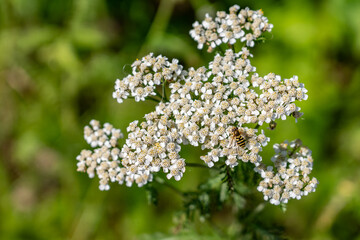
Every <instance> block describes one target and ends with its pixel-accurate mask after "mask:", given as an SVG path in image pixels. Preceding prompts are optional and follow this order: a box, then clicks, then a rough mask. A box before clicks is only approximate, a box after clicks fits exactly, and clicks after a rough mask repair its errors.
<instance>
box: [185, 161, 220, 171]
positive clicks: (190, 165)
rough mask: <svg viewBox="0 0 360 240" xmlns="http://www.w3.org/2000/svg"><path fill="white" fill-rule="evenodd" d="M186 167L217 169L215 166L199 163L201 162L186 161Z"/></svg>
mask: <svg viewBox="0 0 360 240" xmlns="http://www.w3.org/2000/svg"><path fill="white" fill-rule="evenodd" d="M186 166H187V167H198V168H206V169H216V170H219V168H217V167H215V166H214V167H208V166H207V165H204V164H201V163H186Z"/></svg>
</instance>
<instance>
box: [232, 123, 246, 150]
mask: <svg viewBox="0 0 360 240" xmlns="http://www.w3.org/2000/svg"><path fill="white" fill-rule="evenodd" d="M231 135H232V138H231V142H230V144H232V143H233V141H234V139H235V140H236V145H237V146H239V147H242V148H244V147H245V145H246V139H245V137H244V136H243V132H242V131H240V130H239V129H238V128H237V127H233V128H232V129H231Z"/></svg>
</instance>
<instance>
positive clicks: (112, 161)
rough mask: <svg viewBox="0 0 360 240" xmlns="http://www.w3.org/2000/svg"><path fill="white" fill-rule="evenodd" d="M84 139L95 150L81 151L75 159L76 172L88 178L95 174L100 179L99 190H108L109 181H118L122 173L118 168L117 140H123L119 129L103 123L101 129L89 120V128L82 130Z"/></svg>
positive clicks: (96, 123)
mask: <svg viewBox="0 0 360 240" xmlns="http://www.w3.org/2000/svg"><path fill="white" fill-rule="evenodd" d="M84 138H85V141H86V142H87V143H88V144H89V145H90V146H91V147H93V148H95V149H94V151H91V150H82V151H81V153H80V155H78V156H77V157H76V159H77V160H78V163H77V167H78V168H77V170H78V171H79V172H87V174H88V175H89V177H90V178H93V177H94V176H95V174H96V175H97V176H98V177H99V179H100V187H99V188H100V190H108V189H110V186H109V184H108V182H109V180H110V181H111V182H115V181H117V180H119V179H118V178H119V176H120V175H121V172H123V169H120V167H119V153H120V149H119V148H118V140H119V139H120V138H123V134H122V133H121V131H120V129H116V128H114V127H113V126H112V125H111V124H109V123H105V124H104V126H103V127H102V128H101V125H100V123H99V122H98V121H96V120H91V121H90V126H85V128H84ZM124 170H125V169H124Z"/></svg>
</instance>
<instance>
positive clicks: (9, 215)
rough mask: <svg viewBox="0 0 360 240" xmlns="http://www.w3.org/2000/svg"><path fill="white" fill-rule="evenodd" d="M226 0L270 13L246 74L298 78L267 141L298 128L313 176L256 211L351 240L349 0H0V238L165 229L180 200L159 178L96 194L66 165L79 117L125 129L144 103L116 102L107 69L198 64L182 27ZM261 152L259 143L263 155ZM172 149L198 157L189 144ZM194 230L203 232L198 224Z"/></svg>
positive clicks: (355, 106)
mask: <svg viewBox="0 0 360 240" xmlns="http://www.w3.org/2000/svg"><path fill="white" fill-rule="evenodd" d="M235 3H236V4H239V5H240V6H241V7H245V6H249V7H250V8H252V9H260V8H261V9H263V11H264V14H265V16H267V17H268V19H269V21H270V22H271V23H273V24H274V29H273V31H272V39H271V40H268V41H266V43H265V44H259V45H257V46H256V49H255V50H254V59H253V64H254V65H255V66H256V67H257V71H258V72H259V74H260V75H264V74H267V73H269V72H275V73H276V74H279V75H281V76H282V77H284V78H288V77H291V76H293V75H298V76H299V79H300V81H302V82H304V83H305V86H306V88H307V89H308V90H309V93H308V94H309V99H308V100H307V101H305V102H301V103H300V104H299V105H300V106H301V107H302V110H303V112H304V113H305V114H304V116H303V120H301V121H299V122H298V123H297V124H295V122H294V120H293V119H288V120H287V121H284V122H281V123H279V124H278V127H277V129H276V131H273V132H271V133H269V135H270V137H271V143H272V144H273V143H276V142H281V141H283V140H285V139H289V140H293V139H295V138H301V139H302V140H303V142H304V144H305V145H307V146H309V147H310V149H312V151H313V157H314V160H315V161H314V170H313V173H312V175H313V176H315V177H317V178H318V180H319V181H320V185H319V186H318V188H317V191H316V192H315V193H312V194H310V195H309V196H306V197H304V198H303V199H301V200H300V201H297V200H292V201H290V203H289V204H288V211H287V212H286V213H283V212H282V211H281V210H280V209H279V208H278V207H276V206H272V205H270V204H267V205H266V207H265V209H264V210H263V212H262V213H261V218H262V220H263V221H264V222H266V223H267V225H269V226H282V227H283V229H284V233H285V236H287V237H289V238H291V239H360V114H359V111H360V67H359V62H360V17H359V16H360V1H355V0H348V1H347V0H329V1H326V0H317V1H313V0H302V1H285V0H282V1H275V0H272V1H264V0H262V1H250V0H249V1H231V0H225V1H224V0H223V1H207V0H177V1H176V0H131V1H129V0H121V1H119V0H106V1H105V0H104V1H101V0H92V1H88V0H76V1H71V0H51V1H46V0H32V1H29V0H0V121H1V122H0V152H1V154H0V238H1V239H137V238H138V237H139V236H140V237H141V236H145V235H146V234H154V233H156V232H162V233H164V234H169V235H170V236H171V233H172V232H173V230H174V229H173V228H172V227H173V226H174V224H173V222H172V219H173V216H174V212H176V211H177V210H179V209H181V207H182V206H181V199H180V198H178V197H177V196H174V193H173V192H171V190H168V189H165V188H164V189H160V191H159V193H160V195H159V204H158V206H152V205H149V204H148V203H147V200H146V194H145V191H144V189H138V188H137V187H132V188H128V187H126V186H120V185H114V184H113V185H112V186H111V189H110V191H108V192H100V191H99V190H98V180H97V179H89V178H88V177H87V175H86V174H82V173H78V172H76V160H75V158H76V156H77V154H78V153H79V152H80V151H81V150H82V149H88V148H89V147H88V145H87V144H86V142H85V141H84V140H83V127H84V125H86V124H88V122H89V121H90V120H91V119H93V118H95V119H98V120H100V121H101V122H103V123H104V122H110V123H112V124H113V125H114V126H115V127H117V128H120V129H122V131H123V132H125V129H126V126H127V125H128V123H129V122H130V121H133V120H135V119H139V120H141V118H142V117H143V115H144V114H145V113H147V112H150V111H152V110H153V109H154V106H155V105H154V103H153V102H146V103H135V102H134V101H132V100H127V101H125V102H124V103H123V104H118V103H117V102H116V101H115V100H114V99H112V96H111V94H112V91H113V86H114V81H115V79H116V78H122V77H125V76H126V75H127V74H128V73H129V69H130V64H131V63H132V62H133V61H134V60H135V59H136V58H140V57H141V56H143V55H146V54H147V53H148V52H154V53H155V54H163V55H166V56H167V57H168V58H178V59H180V61H181V62H182V64H183V65H184V66H185V68H188V67H190V66H194V67H199V66H202V65H204V64H205V63H206V62H207V61H209V60H210V59H211V57H212V55H209V54H207V53H206V51H205V50H203V51H198V50H197V49H196V43H195V42H194V41H193V40H192V39H191V38H190V36H189V35H188V32H189V30H190V29H191V25H192V23H193V22H194V21H195V20H201V19H202V18H203V17H204V14H205V13H206V12H210V13H215V12H216V11H217V10H225V11H227V10H228V8H229V7H230V6H232V5H233V4H235ZM135 104H136V105H135ZM134 106H135V107H134ZM272 154H273V150H272V148H271V146H268V147H266V148H265V149H264V155H263V157H264V158H270V156H271V155H272ZM182 155H183V157H184V158H185V159H187V160H189V161H192V162H199V161H200V160H199V159H198V158H199V156H200V153H199V152H198V151H197V150H196V149H195V148H192V147H184V148H183V150H182ZM206 172H207V170H204V169H194V170H193V169H190V168H188V169H187V171H186V173H185V176H184V178H183V179H182V180H181V181H180V182H175V181H174V180H171V183H172V184H174V185H175V186H178V187H179V188H181V189H184V190H189V189H192V188H194V187H195V186H196V185H195V184H194V182H200V181H201V180H202V179H203V178H204V175H205V176H206ZM259 198H261V194H260V193H259ZM221 216H222V215H220V219H221ZM223 217H224V218H226V216H223ZM198 230H199V234H208V235H212V230H211V227H206V226H205V224H204V227H203V228H202V229H198Z"/></svg>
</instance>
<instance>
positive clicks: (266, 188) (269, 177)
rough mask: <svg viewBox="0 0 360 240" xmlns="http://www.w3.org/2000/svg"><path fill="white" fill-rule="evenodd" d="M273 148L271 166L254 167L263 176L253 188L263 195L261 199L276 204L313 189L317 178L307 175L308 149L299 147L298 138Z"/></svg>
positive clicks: (310, 161)
mask: <svg viewBox="0 0 360 240" xmlns="http://www.w3.org/2000/svg"><path fill="white" fill-rule="evenodd" d="M274 150H275V153H276V155H275V156H274V157H272V159H271V161H272V162H273V163H274V165H275V169H273V167H272V166H268V167H266V168H265V166H261V167H259V168H256V171H258V172H259V173H260V174H261V178H262V179H263V180H262V181H261V182H260V184H259V186H258V188H257V189H258V191H260V192H262V193H263V194H264V199H265V200H269V201H270V203H272V204H275V205H278V204H280V203H287V202H288V200H289V199H291V198H293V199H300V198H301V197H302V196H306V195H308V194H309V193H311V192H314V191H315V189H316V186H317V185H318V180H317V179H316V178H314V177H313V178H312V179H310V177H309V174H310V173H311V171H312V166H313V159H312V157H311V151H310V150H309V149H308V148H306V147H304V146H302V143H301V141H300V140H295V141H292V142H291V143H289V142H288V141H284V142H283V143H280V144H274Z"/></svg>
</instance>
